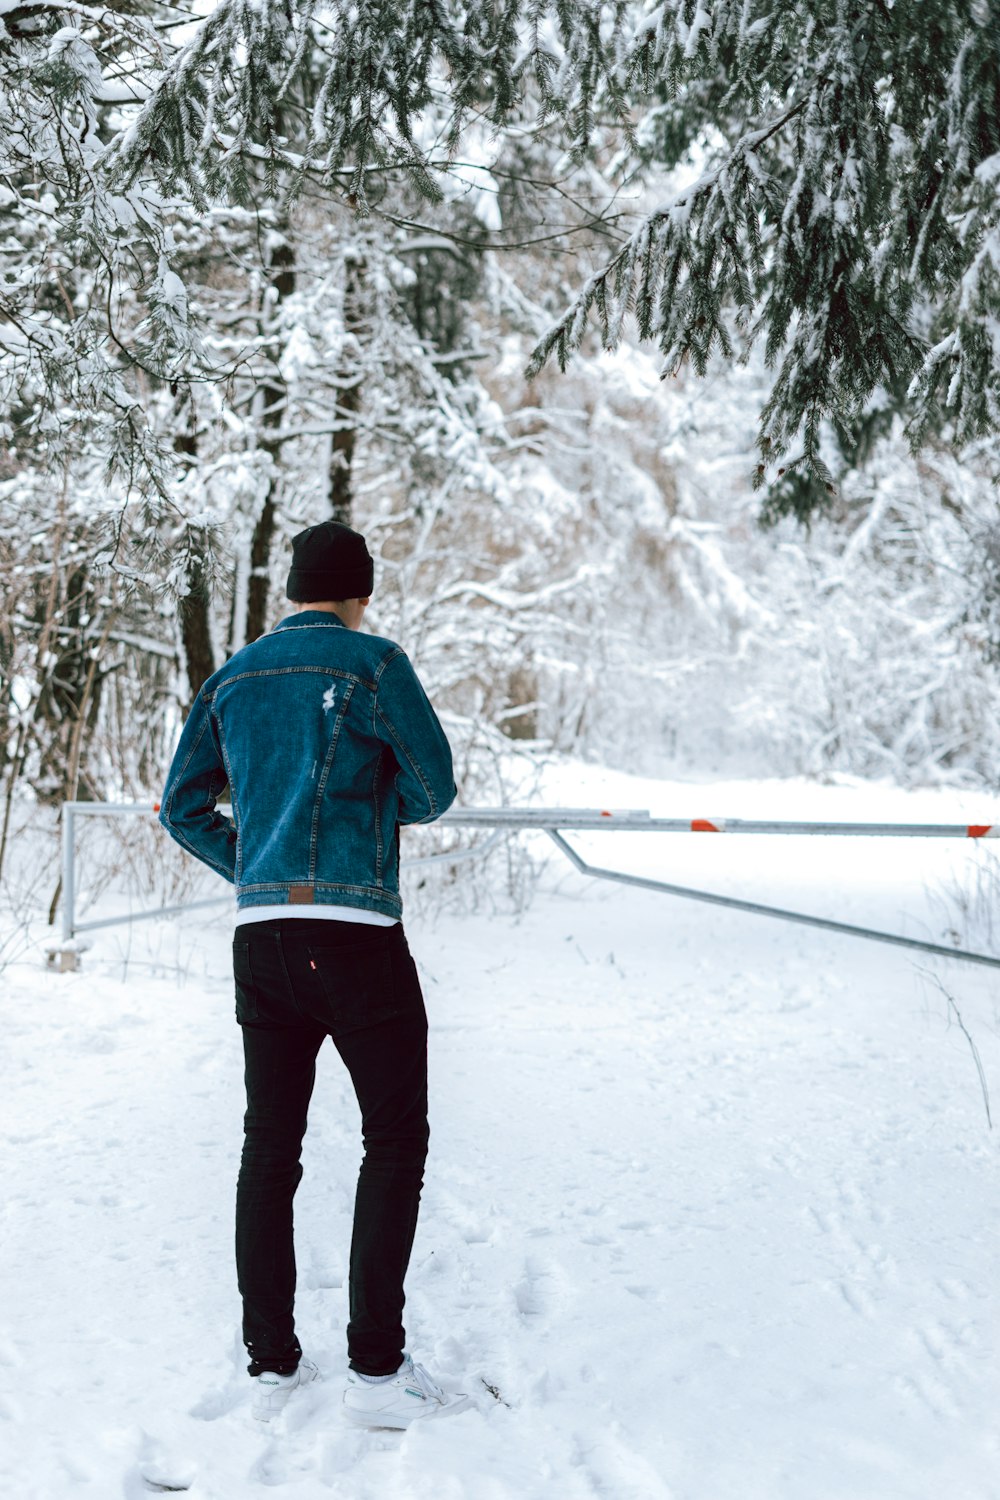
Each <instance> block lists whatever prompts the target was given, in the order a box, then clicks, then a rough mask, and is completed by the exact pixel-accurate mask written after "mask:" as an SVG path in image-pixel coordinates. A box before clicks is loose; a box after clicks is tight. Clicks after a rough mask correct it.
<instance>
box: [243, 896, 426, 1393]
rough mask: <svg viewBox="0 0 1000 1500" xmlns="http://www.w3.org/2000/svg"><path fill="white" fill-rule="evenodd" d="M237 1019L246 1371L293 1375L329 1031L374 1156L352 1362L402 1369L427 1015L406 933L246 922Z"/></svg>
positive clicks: (385, 1370) (419, 1167)
mask: <svg viewBox="0 0 1000 1500" xmlns="http://www.w3.org/2000/svg"><path fill="white" fill-rule="evenodd" d="M233 971H234V975H235V979H236V1017H237V1020H238V1021H239V1023H240V1025H241V1027H242V1030H243V1050H244V1055H245V1059H246V1087H247V1111H246V1117H245V1140H244V1145H243V1159H242V1163H241V1166H240V1175H239V1183H238V1186H237V1193H236V1268H237V1275H238V1280H239V1288H240V1294H241V1296H242V1298H243V1340H244V1343H245V1344H246V1346H247V1352H248V1353H249V1355H250V1359H251V1363H250V1366H249V1370H250V1373H251V1375H258V1374H260V1372H261V1370H275V1371H277V1372H278V1373H279V1374H289V1373H291V1371H293V1370H294V1369H295V1368H296V1366H297V1365H298V1362H299V1359H300V1358H301V1354H302V1350H301V1348H300V1347H299V1343H298V1340H297V1339H296V1337H295V1323H294V1318H293V1305H294V1301H295V1251H294V1248H293V1243H292V1199H293V1197H294V1195H295V1189H296V1188H297V1187H298V1185H299V1182H300V1181H301V1179H302V1167H301V1165H300V1162H299V1156H300V1152H301V1147H302V1137H303V1135H304V1134H305V1129H306V1113H307V1110H308V1107H309V1099H310V1095H311V1094H312V1089H313V1083H314V1081H315V1077H316V1054H317V1053H318V1052H319V1049H320V1047H321V1046H322V1044H323V1041H324V1040H325V1038H326V1037H328V1036H329V1037H332V1038H333V1043H334V1046H335V1047H336V1048H337V1051H338V1052H339V1053H340V1055H341V1057H342V1058H343V1060H344V1062H345V1063H346V1065H347V1068H348V1071H349V1072H350V1075H351V1081H352V1083H353V1084H354V1091H355V1093H356V1094H357V1097H358V1103H359V1105H360V1106H361V1128H362V1134H363V1138H364V1147H365V1154H364V1159H363V1161H362V1164H361V1172H360V1175H359V1177H358V1188H357V1197H356V1199H355V1205H354V1233H353V1237H352V1240H351V1261H350V1322H349V1324H348V1328H347V1353H348V1359H349V1362H350V1365H351V1368H352V1369H354V1370H359V1371H361V1372H362V1374H365V1375H385V1374H389V1373H390V1372H391V1371H394V1370H396V1369H398V1367H399V1364H400V1361H401V1359H402V1355H403V1346H404V1330H403V1323H402V1313H403V1303H404V1300H405V1299H404V1296H403V1278H404V1276H405V1275H406V1268H407V1265H408V1263H409V1259H410V1250H411V1248H412V1245H413V1234H414V1230H415V1229H416V1224H417V1210H418V1207H419V1203H420V1190H421V1188H422V1186H423V1170H424V1159H425V1157H426V1154H427V1139H428V1134H429V1132H428V1126H427V1015H426V1012H425V1010H424V1001H423V995H422V994H421V991H420V981H419V979H418V978H417V971H416V968H415V966H414V963H413V959H412V958H411V956H410V950H409V947H408V946H407V942H406V937H405V935H404V933H403V929H402V926H400V925H399V924H397V925H396V926H394V927H372V926H368V925H367V924H364V923H360V922H339V921H321V920H314V919H309V918H305V919H303V918H298V919H296V918H294V917H290V918H280V919H278V920H275V921H266V922H250V923H246V924H244V925H242V926H239V927H237V929H236V934H235V937H234V938H233Z"/></svg>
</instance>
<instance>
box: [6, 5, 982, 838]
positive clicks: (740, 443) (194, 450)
mask: <svg viewBox="0 0 1000 1500" xmlns="http://www.w3.org/2000/svg"><path fill="white" fill-rule="evenodd" d="M998 37H1000V12H998V8H997V6H996V5H995V4H991V3H988V0H978V3H971V4H952V3H940V0H926V3H924V4H923V5H921V6H920V7H912V6H910V7H908V6H902V5H900V4H898V3H897V4H895V5H893V4H890V3H884V4H875V5H860V4H854V5H851V4H846V3H835V0H825V3H821V4H813V5H808V6H806V5H799V4H789V5H785V6H782V7H779V8H778V10H777V11H776V12H775V13H773V14H772V13H771V11H770V10H769V9H768V7H767V6H766V5H763V4H757V3H753V0H743V3H739V4H736V3H732V0H720V3H717V4H714V5H711V4H709V3H708V0H703V3H696V0H670V3H666V4H662V5H641V4H622V3H618V4H612V5H609V4H597V3H593V0H586V3H581V4H576V5H569V6H566V5H556V4H549V3H545V0H535V3H531V4H527V5H525V4H520V3H511V4H508V5H493V4H477V3H472V4H469V5H467V6H465V7H461V8H460V7H457V6H449V5H443V6H436V5H433V6H432V5H423V4H419V3H416V0H411V3H409V4H403V5H399V4H397V5H388V4H370V5H365V6H351V5H347V4H340V3H332V4H327V5H325V6H314V5H310V4H298V3H291V0H286V3H281V4H273V3H271V0H254V3H247V0H223V3H221V4H219V5H216V6H214V7H209V6H206V5H199V4H195V5H193V6H189V7H178V6H175V5H172V4H159V3H152V0H136V3H134V4H129V5H121V6H112V7H97V6H89V5H87V4H84V3H75V0H74V3H72V4H70V3H68V0H31V3H22V4H17V3H12V0H0V261H2V266H0V351H2V363H0V372H2V385H0V579H2V588H3V600H4V607H3V612H2V619H0V695H2V701H3V714H4V720H3V726H2V729H0V776H2V794H3V825H2V836H0V866H2V864H3V861H4V859H5V856H6V854H7V851H8V850H9V847H10V842H11V839H12V838H13V836H14V834H15V833H16V831H17V830H18V828H19V827H24V826H27V825H28V824H29V823H31V821H32V820H33V819H37V816H38V814H39V810H40V809H45V808H51V809H55V808H57V807H58V806H59V804H60V803H61V802H62V801H63V800H64V799H67V798H74V797H82V798H88V799H89V798H92V799H98V800H100V799H123V798H124V799H132V798H149V797H151V796H155V795H156V794H157V792H158V791H159V788H160V786H161V783H162V777H163V773H164V769H165V767H166V765H167V763H168V761H169V758H170V754H171V752H172V748H173V745H174V743H175V740H176V735H177V733H178V729H179V726H180V723H181V722H182V719H183V716H184V714H185V713H186V711H187V708H188V707H189V705H190V703H191V701H192V699H193V696H194V694H195V693H196V692H197V691H198V688H199V687H200V685H201V683H202V682H203V681H204V680H205V678H206V677H207V676H208V675H210V673H211V672H212V671H213V670H214V669H215V668H216V667H217V666H218V665H220V664H221V662H222V661H223V660H224V659H225V657H226V656H228V655H229V654H231V653H232V652H233V651H234V650H236V649H238V648H239V647H240V646H241V645H242V644H244V643H245V642H246V641H248V640H252V639H254V638H255V637H256V636H257V635H258V634H260V633H261V632H262V631H263V630H266V629H268V628H269V627H270V626H271V625H273V624H274V622H275V621H276V620H277V619H278V618H280V617H281V616H282V614H283V613H286V612H287V608H288V606H287V604H286V601H285V600H284V597H283V585H284V577H285V573H286V570H287V560H288V550H289V541H290V538H291V537H292V536H293V535H294V534H295V533H296V532H297V531H299V530H300V529H301V528H302V527H304V526H306V525H310V524H312V523H314V522H316V521H319V520H321V519H324V518H325V517H328V516H332V517H335V518H337V519H339V520H343V521H346V522H348V523H350V524H351V525H354V526H356V527H358V528H359V529H360V530H361V531H363V532H364V533H365V535H366V536H367V537H368V539H369V544H370V546H371V548H372V551H373V552H374V554H375V556H376V559H377V567H376V590H375V595H374V598H373V603H372V606H371V610H370V614H369V626H370V628H371V629H373V630H375V631H376V632H378V633H380V634H384V635H386V636H389V637H391V638H394V639H397V640H399V641H400V642H401V643H402V644H403V645H404V646H405V648H406V650H407V651H408V652H409V653H410V655H411V656H412V658H413V659H414V661H415V663H416V664H417V666H418V669H419V671H420V673H421V676H422V678H423V679H424V681H425V682H426V684H427V686H428V689H429V691H430V694H431V696H432V698H433V700H434V701H435V703H436V704H437V705H438V707H439V709H440V711H441V713H442V717H443V718H444V720H445V723H446V726H447V729H448V732H449V735H450V737H451V739H452V741H453V743H454V745H455V747H456V752H457V759H458V764H459V770H460V782H461V786H462V790H463V796H464V798H465V800H466V801H476V800H480V801H482V800H487V801H490V802H496V801H501V800H506V799H507V798H508V797H509V796H510V795H511V790H512V786H513V784H514V783H513V782H512V780H511V775H510V770H511V767H512V766H513V765H514V764H515V762H518V763H520V764H522V765H523V763H524V757H525V756H527V758H528V760H529V761H531V760H532V759H533V760H534V761H536V762H537V760H538V759H539V758H544V757H546V756H551V755H553V754H562V753H573V754H576V755H581V756H583V757H585V758H591V759H593V760H595V761H599V762H601V763H604V764H607V765H614V766H617V767H621V768H626V769H634V770H636V771H641V772H644V773H647V774H660V775H667V774H690V775H691V776H694V777H697V778H699V779H703V778H706V777H709V776H712V775H718V774H723V773H730V774H731V773H732V772H733V771H734V770H739V772H740V773H745V774H751V775H759V774H777V775H793V774H807V775H811V776H817V777H826V776H830V775H835V774H838V773H850V774H854V775H859V776H864V777H869V778H888V779H891V780H892V781H893V782H895V783H898V784H901V785H913V784H918V783H921V784H927V783H937V782H950V783H955V784H965V785H971V786H986V787H988V788H990V789H995V787H996V785H997V773H996V766H997V764H998V754H1000V713H998V709H1000V689H998V674H997V664H998V661H1000V576H998V570H1000V526H998V521H997V507H996V498H997V488H996V486H997V479H998V476H1000V446H998V431H1000V421H998V410H1000V404H998V403H1000V332H998V330H1000V230H998V215H997V192H996V185H997V182H998V181H1000V62H998V43H997V38H998ZM561 366H563V367H564V368H560V367H561ZM52 826H53V828H54V824H53V825H52Z"/></svg>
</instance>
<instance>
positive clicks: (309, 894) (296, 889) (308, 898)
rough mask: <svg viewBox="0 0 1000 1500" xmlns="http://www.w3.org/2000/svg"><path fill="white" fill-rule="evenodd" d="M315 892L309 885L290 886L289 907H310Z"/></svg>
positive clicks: (314, 898) (314, 897)
mask: <svg viewBox="0 0 1000 1500" xmlns="http://www.w3.org/2000/svg"><path fill="white" fill-rule="evenodd" d="M315 900H316V892H315V890H314V888H313V887H312V886H311V885H292V886H289V888H288V904H289V906H312V905H313V903H314V901H315Z"/></svg>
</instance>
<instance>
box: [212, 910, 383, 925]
mask: <svg viewBox="0 0 1000 1500" xmlns="http://www.w3.org/2000/svg"><path fill="white" fill-rule="evenodd" d="M275 917H294V918H295V919H296V921H298V919H299V918H300V917H305V918H307V919H308V920H309V921H317V920H318V921H321V922H366V923H367V924H368V926H369V927H395V926H396V924H397V922H398V921H399V918H398V917H386V916H383V914H382V912H380V911H366V910H365V908H364V907H363V906H288V905H284V906H244V907H243V908H242V910H238V911H237V913H236V925H237V927H243V926H245V924H246V923H247V922H273V921H274V919H275Z"/></svg>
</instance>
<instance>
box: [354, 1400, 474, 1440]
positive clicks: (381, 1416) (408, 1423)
mask: <svg viewBox="0 0 1000 1500" xmlns="http://www.w3.org/2000/svg"><path fill="white" fill-rule="evenodd" d="M471 1405H472V1401H471V1399H470V1397H468V1396H462V1397H460V1398H459V1399H458V1400H457V1401H451V1402H449V1403H448V1405H447V1406H440V1405H437V1406H435V1407H434V1408H432V1409H431V1410H430V1411H424V1410H421V1411H415V1412H414V1413H413V1415H412V1417H404V1416H403V1415H402V1413H401V1412H400V1413H396V1412H375V1411H373V1412H365V1411H359V1410H358V1409H357V1408H356V1407H351V1406H345V1407H344V1408H343V1413H344V1420H345V1421H346V1422H350V1424H351V1426H352V1427H371V1428H377V1427H388V1428H392V1430H393V1431H395V1432H404V1431H405V1430H406V1428H407V1427H412V1425H413V1424H414V1422H436V1421H438V1420H439V1419H440V1418H441V1417H453V1416H456V1415H457V1414H458V1413H459V1412H460V1411H468V1410H469V1408H470V1407H471Z"/></svg>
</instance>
